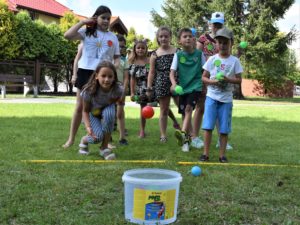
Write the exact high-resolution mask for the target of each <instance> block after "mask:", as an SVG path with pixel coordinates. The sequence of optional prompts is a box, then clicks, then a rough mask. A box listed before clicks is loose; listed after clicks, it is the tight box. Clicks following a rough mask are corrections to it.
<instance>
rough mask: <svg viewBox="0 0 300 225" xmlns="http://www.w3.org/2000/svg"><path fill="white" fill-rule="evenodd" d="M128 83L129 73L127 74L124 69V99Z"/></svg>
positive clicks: (126, 70)
mask: <svg viewBox="0 0 300 225" xmlns="http://www.w3.org/2000/svg"><path fill="white" fill-rule="evenodd" d="M128 81H129V72H128V69H125V70H124V74H123V86H124V94H123V96H124V97H126V93H127V88H128Z"/></svg>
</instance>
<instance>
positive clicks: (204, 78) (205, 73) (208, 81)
mask: <svg viewBox="0 0 300 225" xmlns="http://www.w3.org/2000/svg"><path fill="white" fill-rule="evenodd" d="M209 78H210V73H209V72H208V71H207V70H203V73H202V81H203V83H204V84H206V85H217V84H218V83H219V81H218V80H211V79H209Z"/></svg>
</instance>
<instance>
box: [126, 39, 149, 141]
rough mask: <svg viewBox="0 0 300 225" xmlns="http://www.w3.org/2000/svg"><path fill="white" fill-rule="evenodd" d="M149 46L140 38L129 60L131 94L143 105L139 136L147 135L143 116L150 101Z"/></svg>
mask: <svg viewBox="0 0 300 225" xmlns="http://www.w3.org/2000/svg"><path fill="white" fill-rule="evenodd" d="M147 54H148V47H147V41H146V40H138V41H136V42H135V44H134V46H133V51H132V52H131V54H130V56H129V59H128V62H129V76H130V90H131V93H130V96H131V100H132V101H136V102H137V103H139V104H140V106H141V113H140V132H139V137H140V138H144V137H145V127H146V119H145V118H143V117H142V109H143V108H144V107H145V106H146V105H147V103H148V102H150V101H149V99H148V97H147V95H146V89H147V80H148V72H149V58H148V57H147Z"/></svg>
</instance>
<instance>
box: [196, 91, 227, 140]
mask: <svg viewBox="0 0 300 225" xmlns="http://www.w3.org/2000/svg"><path fill="white" fill-rule="evenodd" d="M231 118H232V102H228V103H224V102H219V101H216V100H214V99H212V98H210V97H208V96H206V100H205V108H204V115H203V121H202V129H203V130H213V129H214V127H215V125H216V121H217V120H218V121H219V132H220V134H229V133H230V132H231Z"/></svg>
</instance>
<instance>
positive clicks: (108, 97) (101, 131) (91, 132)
mask: <svg viewBox="0 0 300 225" xmlns="http://www.w3.org/2000/svg"><path fill="white" fill-rule="evenodd" d="M122 95H123V88H122V86H121V85H120V84H119V82H118V77H117V72H116V69H115V67H114V65H113V64H112V63H110V62H107V61H104V62H102V63H100V64H99V65H98V66H97V68H96V70H95V72H94V73H93V74H92V76H91V77H90V79H89V81H88V83H87V84H86V85H85V86H84V89H83V91H82V92H81V97H82V99H83V119H84V123H85V127H86V131H87V135H86V136H84V137H82V139H81V142H80V144H79V148H80V149H79V153H80V154H84V155H87V154H89V150H88V144H89V143H90V144H96V143H100V142H102V144H101V146H100V155H101V156H102V157H103V158H104V159H105V160H113V159H115V158H116V156H115V154H114V153H113V152H112V150H110V149H109V148H108V147H107V145H108V142H109V140H110V136H111V132H112V131H113V128H114V120H115V103H116V102H118V101H120V99H121V97H122Z"/></svg>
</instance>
